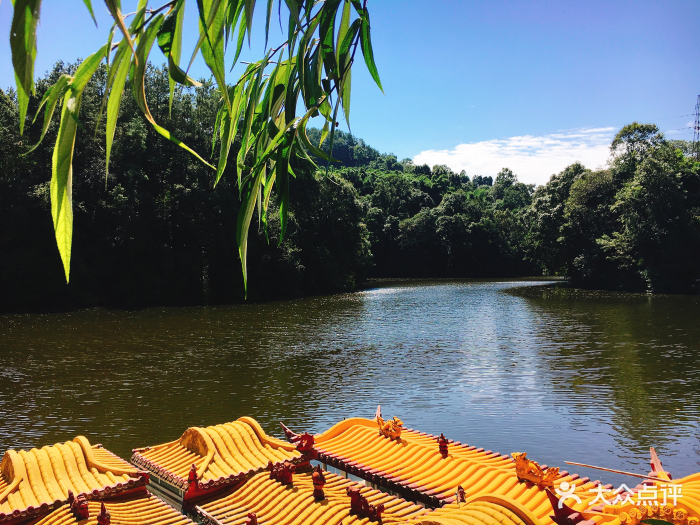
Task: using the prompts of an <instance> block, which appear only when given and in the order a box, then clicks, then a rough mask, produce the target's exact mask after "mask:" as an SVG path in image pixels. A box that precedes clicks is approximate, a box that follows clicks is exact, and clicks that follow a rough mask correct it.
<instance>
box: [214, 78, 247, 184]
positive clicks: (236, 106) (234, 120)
mask: <svg viewBox="0 0 700 525" xmlns="http://www.w3.org/2000/svg"><path fill="white" fill-rule="evenodd" d="M242 94H243V86H236V87H235V88H233V104H232V108H233V113H228V112H226V113H225V114H224V115H223V116H222V122H221V145H220V150H219V165H218V167H217V169H216V180H215V182H214V186H216V185H217V184H218V183H219V180H220V179H221V176H222V175H223V174H224V170H225V169H226V164H227V163H228V155H229V152H230V150H231V144H232V143H233V139H234V138H235V137H236V133H237V132H238V122H239V121H240V108H241V97H242ZM223 109H225V107H222V110H223Z"/></svg>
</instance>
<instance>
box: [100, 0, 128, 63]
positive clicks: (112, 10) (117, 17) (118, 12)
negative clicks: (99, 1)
mask: <svg viewBox="0 0 700 525" xmlns="http://www.w3.org/2000/svg"><path fill="white" fill-rule="evenodd" d="M105 4H106V5H107V10H108V11H109V14H110V15H112V18H114V21H115V22H116V23H117V25H118V26H119V29H121V30H122V34H123V35H124V38H125V39H126V42H127V44H129V47H130V48H131V51H132V52H133V51H134V43H133V42H132V41H131V36H130V35H129V30H128V29H127V28H126V25H125V24H124V17H123V16H122V6H121V1H120V0H105Z"/></svg>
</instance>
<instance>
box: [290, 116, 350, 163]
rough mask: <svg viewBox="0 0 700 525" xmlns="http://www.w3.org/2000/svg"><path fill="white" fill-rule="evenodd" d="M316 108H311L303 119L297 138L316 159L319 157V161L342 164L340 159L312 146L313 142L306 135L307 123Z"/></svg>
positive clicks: (300, 122)
mask: <svg viewBox="0 0 700 525" xmlns="http://www.w3.org/2000/svg"><path fill="white" fill-rule="evenodd" d="M313 111H314V108H311V109H310V110H309V111H308V112H307V113H306V115H304V116H303V117H302V119H301V120H300V121H299V126H298V128H297V136H298V137H299V139H300V140H301V144H302V145H303V146H304V148H306V149H307V150H308V151H309V152H311V154H312V155H313V156H315V157H318V158H319V159H323V160H327V161H330V162H340V161H339V160H338V159H334V158H333V157H330V156H329V155H327V154H326V152H325V151H323V150H322V149H319V148H317V147H316V146H314V145H313V144H311V141H310V140H309V137H308V136H307V135H306V123H307V122H308V120H309V117H310V116H311V114H312V113H313Z"/></svg>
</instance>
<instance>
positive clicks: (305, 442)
mask: <svg viewBox="0 0 700 525" xmlns="http://www.w3.org/2000/svg"><path fill="white" fill-rule="evenodd" d="M313 449H314V437H313V436H312V435H311V434H309V433H308V432H304V433H303V434H302V435H301V436H300V437H299V440H298V441H297V450H298V451H299V452H311V451H312V450H313Z"/></svg>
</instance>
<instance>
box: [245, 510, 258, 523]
mask: <svg viewBox="0 0 700 525" xmlns="http://www.w3.org/2000/svg"><path fill="white" fill-rule="evenodd" d="M245 525H258V515H257V514H255V512H249V513H248V517H247V519H246V520H245Z"/></svg>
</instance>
